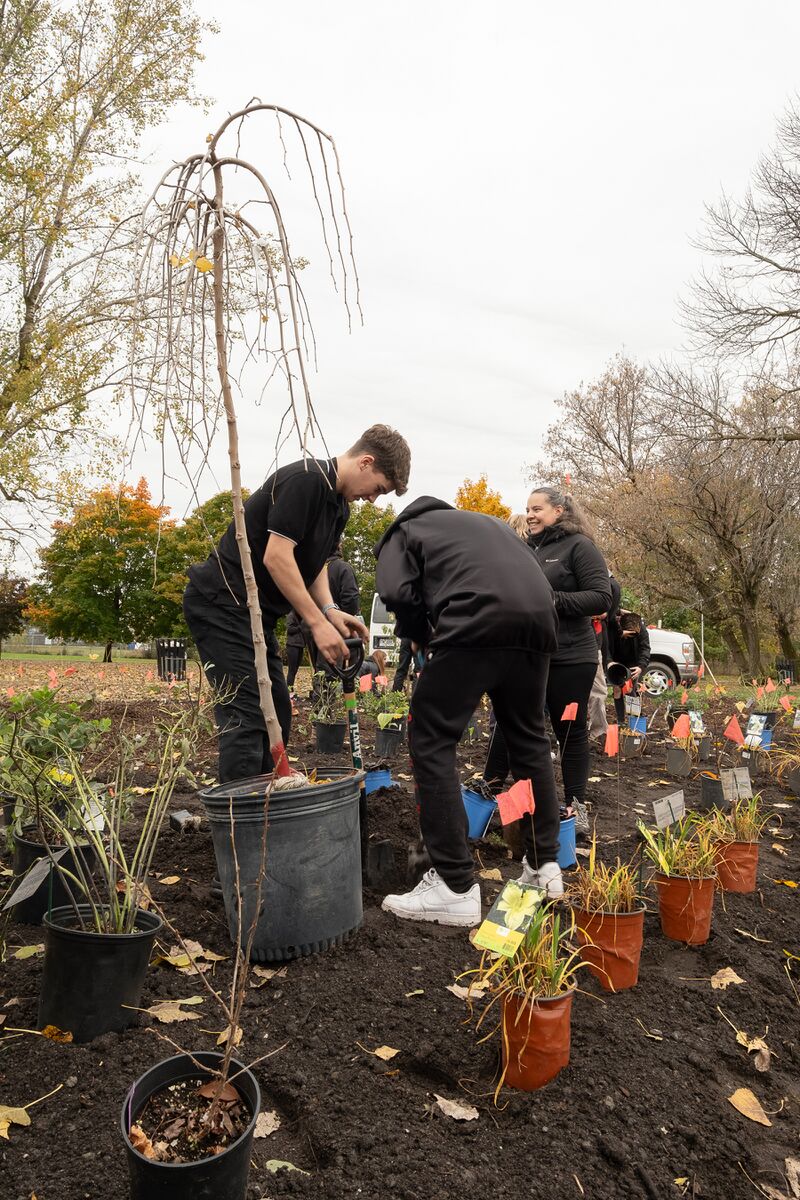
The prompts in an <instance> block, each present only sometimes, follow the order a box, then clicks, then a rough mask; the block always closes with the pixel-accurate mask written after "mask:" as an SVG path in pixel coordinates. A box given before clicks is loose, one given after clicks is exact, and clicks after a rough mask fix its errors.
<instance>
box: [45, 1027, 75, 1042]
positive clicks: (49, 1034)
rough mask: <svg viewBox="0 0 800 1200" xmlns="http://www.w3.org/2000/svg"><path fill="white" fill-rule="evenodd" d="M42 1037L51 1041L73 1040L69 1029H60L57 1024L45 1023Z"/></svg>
mask: <svg viewBox="0 0 800 1200" xmlns="http://www.w3.org/2000/svg"><path fill="white" fill-rule="evenodd" d="M42 1037H46V1038H49V1039H50V1041H51V1042H71V1041H72V1034H71V1033H70V1032H69V1030H67V1029H59V1028H58V1026H57V1025H45V1027H44V1029H43V1030H42Z"/></svg>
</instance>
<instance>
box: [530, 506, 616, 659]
mask: <svg viewBox="0 0 800 1200" xmlns="http://www.w3.org/2000/svg"><path fill="white" fill-rule="evenodd" d="M528 545H529V546H530V548H531V550H532V551H533V555H534V557H535V558H536V561H537V562H538V563H539V566H540V567H541V568H542V571H543V572H544V574H545V577H546V579H547V581H548V583H549V584H550V586H551V587H552V589H553V595H554V598H555V604H556V612H557V613H558V650H557V651H556V653H555V654H554V655H553V657H552V660H551V661H552V662H553V663H554V664H557V663H562V664H563V663H589V662H594V663H596V662H597V638H596V636H595V632H594V628H593V626H592V620H591V619H592V617H594V616H598V615H599V614H600V613H604V612H608V610H609V607H610V605H611V584H610V582H609V576H608V567H607V566H606V561H605V559H604V558H603V556H602V554H601V553H600V551H599V550H598V549H597V546H595V544H594V542H593V541H592V539H591V538H589V537H586V535H585V534H583V533H577V532H575V531H574V530H570V529H569V528H568V527H566V526H565V525H564V524H563V523H562V522H560V521H559V522H557V523H556V524H555V525H549V526H548V527H547V529H545V530H544V532H543V533H541V534H540V535H539V536H538V537H536V538H532V537H530V538H528Z"/></svg>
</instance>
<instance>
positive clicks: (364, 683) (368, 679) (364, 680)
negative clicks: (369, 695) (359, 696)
mask: <svg viewBox="0 0 800 1200" xmlns="http://www.w3.org/2000/svg"><path fill="white" fill-rule="evenodd" d="M358 690H359V691H360V692H371V691H372V676H371V675H362V676H361V678H360V679H359V681H358Z"/></svg>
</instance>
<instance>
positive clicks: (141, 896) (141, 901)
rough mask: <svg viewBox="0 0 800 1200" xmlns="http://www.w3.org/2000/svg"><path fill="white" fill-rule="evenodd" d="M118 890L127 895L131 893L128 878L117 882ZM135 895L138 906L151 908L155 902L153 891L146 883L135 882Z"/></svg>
mask: <svg viewBox="0 0 800 1200" xmlns="http://www.w3.org/2000/svg"><path fill="white" fill-rule="evenodd" d="M117 891H118V892H119V893H120V894H121V895H123V896H127V895H129V894H130V889H129V886H128V881H127V880H126V879H120V880H119V882H118V883H117ZM133 895H134V897H135V900H136V907H137V908H144V909H149V908H150V906H151V905H152V903H153V895H152V892H151V891H150V888H149V887H148V886H147V884H146V883H134V885H133Z"/></svg>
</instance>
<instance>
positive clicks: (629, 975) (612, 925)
mask: <svg viewBox="0 0 800 1200" xmlns="http://www.w3.org/2000/svg"><path fill="white" fill-rule="evenodd" d="M575 924H576V927H577V930H578V942H579V944H580V947H581V958H582V959H583V961H584V962H585V963H587V964H588V967H589V970H590V971H591V973H592V975H594V976H595V978H596V979H599V980H600V983H601V985H602V986H603V987H604V988H605V990H606V991H607V992H622V991H624V990H625V989H626V988H632V987H635V986H636V984H637V983H638V981H639V959H640V957H641V954H642V939H643V936H644V908H643V907H642V908H640V909H637V910H636V912H632V913H609V912H594V913H587V912H581V911H580V910H576V912H575Z"/></svg>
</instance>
